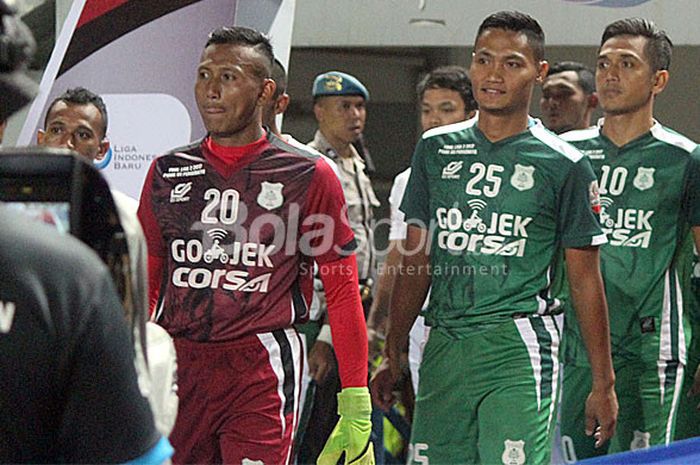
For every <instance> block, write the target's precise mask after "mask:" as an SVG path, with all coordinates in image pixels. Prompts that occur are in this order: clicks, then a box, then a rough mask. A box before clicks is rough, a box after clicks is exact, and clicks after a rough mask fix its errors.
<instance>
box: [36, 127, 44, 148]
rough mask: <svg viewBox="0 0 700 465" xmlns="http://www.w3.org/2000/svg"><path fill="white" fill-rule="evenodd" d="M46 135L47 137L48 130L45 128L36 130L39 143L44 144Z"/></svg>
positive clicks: (37, 142)
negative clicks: (45, 130)
mask: <svg viewBox="0 0 700 465" xmlns="http://www.w3.org/2000/svg"><path fill="white" fill-rule="evenodd" d="M44 137H46V132H44V130H43V129H39V130H38V131H37V132H36V144H37V145H44Z"/></svg>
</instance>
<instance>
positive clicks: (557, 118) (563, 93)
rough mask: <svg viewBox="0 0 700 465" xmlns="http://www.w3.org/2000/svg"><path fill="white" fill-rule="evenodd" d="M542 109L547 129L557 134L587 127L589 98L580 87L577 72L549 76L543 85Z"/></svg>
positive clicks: (563, 72)
mask: <svg viewBox="0 0 700 465" xmlns="http://www.w3.org/2000/svg"><path fill="white" fill-rule="evenodd" d="M540 108H541V109H542V119H543V120H544V125H545V127H547V128H548V129H549V130H550V131H554V132H556V133H557V134H561V133H563V132H566V131H570V130H572V129H584V128H585V127H586V112H587V111H588V108H589V103H588V96H587V95H586V93H585V92H584V91H583V89H582V88H581V86H580V85H579V80H578V74H576V71H562V72H561V73H557V74H552V75H549V76H547V78H546V79H545V80H544V84H542V98H541V99H540Z"/></svg>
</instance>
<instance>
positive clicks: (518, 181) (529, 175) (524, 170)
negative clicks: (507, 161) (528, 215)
mask: <svg viewBox="0 0 700 465" xmlns="http://www.w3.org/2000/svg"><path fill="white" fill-rule="evenodd" d="M534 172H535V167H534V166H523V165H519V164H517V163H516V164H515V172H514V173H513V176H511V178H510V184H511V185H512V186H513V187H515V188H516V189H518V190H519V191H526V190H530V189H532V187H533V186H534V185H535V178H534V177H533V174H534Z"/></svg>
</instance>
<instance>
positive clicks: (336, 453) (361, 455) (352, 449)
mask: <svg viewBox="0 0 700 465" xmlns="http://www.w3.org/2000/svg"><path fill="white" fill-rule="evenodd" d="M338 415H340V420H338V424H336V425H335V428H333V432H332V433H331V435H330V437H329V438H328V441H327V442H326V446H325V447H324V448H323V450H322V451H321V455H319V456H318V461H317V462H316V463H317V464H318V465H336V463H338V459H339V458H340V456H341V455H342V454H343V452H344V453H345V461H344V463H345V464H346V465H349V464H353V465H355V464H357V465H374V449H373V447H372V443H371V442H369V436H370V433H371V432H372V421H371V415H372V402H371V400H370V397H369V390H368V389H367V388H366V387H352V388H345V389H343V390H342V391H340V393H338Z"/></svg>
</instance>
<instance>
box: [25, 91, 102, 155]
mask: <svg viewBox="0 0 700 465" xmlns="http://www.w3.org/2000/svg"><path fill="white" fill-rule="evenodd" d="M103 128H104V121H103V120H102V114H101V113H100V110H98V109H97V107H96V106H95V105H93V104H91V103H88V104H85V105H78V104H71V103H66V102H64V101H61V100H59V101H58V102H56V103H55V104H54V106H53V107H52V108H51V110H50V111H49V114H48V116H47V117H46V129H45V130H43V131H41V130H40V131H39V133H38V134H37V142H38V143H39V145H43V146H45V147H54V148H65V149H70V150H74V151H76V152H78V153H79V154H80V155H82V156H83V157H85V158H87V159H89V160H101V159H102V158H103V157H104V155H105V153H106V152H107V149H108V148H109V143H108V142H107V141H106V140H104V134H103V133H102V131H103Z"/></svg>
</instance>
